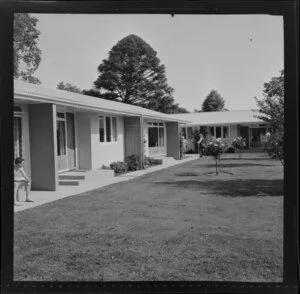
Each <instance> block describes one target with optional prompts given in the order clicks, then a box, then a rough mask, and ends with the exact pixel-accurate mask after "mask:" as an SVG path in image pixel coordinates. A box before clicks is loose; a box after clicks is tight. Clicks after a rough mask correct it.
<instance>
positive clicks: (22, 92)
mask: <svg viewBox="0 0 300 294" xmlns="http://www.w3.org/2000/svg"><path fill="white" fill-rule="evenodd" d="M14 98H15V99H18V100H24V101H27V102H38V103H52V104H57V105H65V106H70V107H76V108H79V109H85V110H91V111H99V112H110V113H114V114H120V115H127V116H143V117H145V118H151V119H158V120H163V121H173V122H179V123H188V122H189V123H190V122H191V121H190V120H186V119H185V118H180V117H174V116H172V115H170V114H166V113H161V112H158V111H154V110H150V109H147V108H143V107H139V106H135V105H131V104H126V103H121V102H116V101H111V100H106V99H102V98H97V97H92V96H88V95H83V94H79V93H73V92H70V91H65V90H60V89H52V88H48V87H44V86H41V85H35V84H30V83H27V82H24V81H21V80H14Z"/></svg>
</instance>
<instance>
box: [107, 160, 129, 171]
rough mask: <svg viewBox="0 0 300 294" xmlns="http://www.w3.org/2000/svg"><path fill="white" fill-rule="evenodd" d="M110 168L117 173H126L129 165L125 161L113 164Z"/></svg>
mask: <svg viewBox="0 0 300 294" xmlns="http://www.w3.org/2000/svg"><path fill="white" fill-rule="evenodd" d="M110 168H111V169H113V170H114V171H115V173H125V172H126V171H127V169H128V167H127V163H126V162H123V161H117V162H112V163H111V164H110Z"/></svg>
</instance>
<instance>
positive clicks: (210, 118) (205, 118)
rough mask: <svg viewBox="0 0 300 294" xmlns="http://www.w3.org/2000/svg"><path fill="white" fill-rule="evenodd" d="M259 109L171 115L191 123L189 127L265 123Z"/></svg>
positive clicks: (188, 124)
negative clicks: (259, 115)
mask: <svg viewBox="0 0 300 294" xmlns="http://www.w3.org/2000/svg"><path fill="white" fill-rule="evenodd" d="M258 114H259V112H258V110H257V109H245V110H228V111H212V112H197V113H181V114H171V115H172V116H173V117H174V118H178V119H186V120H189V121H191V122H190V123H187V126H197V125H202V126H209V125H224V124H242V123H265V122H264V121H262V120H260V119H258V118H257V117H256V116H257V115H258Z"/></svg>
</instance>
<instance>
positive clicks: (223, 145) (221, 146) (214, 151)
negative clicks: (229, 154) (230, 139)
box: [206, 137, 227, 158]
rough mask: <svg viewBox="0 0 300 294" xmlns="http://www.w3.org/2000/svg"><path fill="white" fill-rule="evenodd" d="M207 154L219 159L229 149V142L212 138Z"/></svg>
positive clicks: (208, 144) (209, 141) (208, 143)
mask: <svg viewBox="0 0 300 294" xmlns="http://www.w3.org/2000/svg"><path fill="white" fill-rule="evenodd" d="M206 148H207V154H208V155H211V156H214V157H216V158H218V157H219V156H220V155H221V154H222V153H224V152H225V150H226V149H227V141H226V140H225V139H222V138H217V139H216V138H214V137H212V138H210V139H209V140H208V142H207V147H206Z"/></svg>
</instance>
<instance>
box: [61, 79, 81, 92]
mask: <svg viewBox="0 0 300 294" xmlns="http://www.w3.org/2000/svg"><path fill="white" fill-rule="evenodd" d="M56 88H57V89H60V90H65V91H69V92H73V93H82V91H81V90H80V89H79V88H78V87H77V86H75V85H73V84H71V83H64V82H59V83H58V85H57V87H56Z"/></svg>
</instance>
